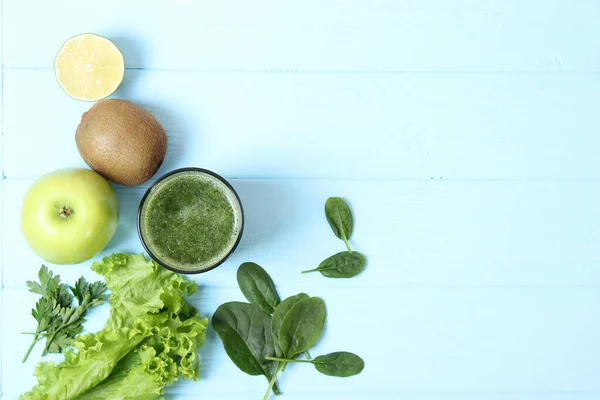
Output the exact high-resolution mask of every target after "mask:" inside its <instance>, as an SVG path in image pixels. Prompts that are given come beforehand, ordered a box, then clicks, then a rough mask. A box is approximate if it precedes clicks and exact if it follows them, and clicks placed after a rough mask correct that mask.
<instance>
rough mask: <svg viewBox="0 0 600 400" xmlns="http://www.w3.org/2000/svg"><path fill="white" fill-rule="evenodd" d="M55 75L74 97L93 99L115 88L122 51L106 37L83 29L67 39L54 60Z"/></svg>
mask: <svg viewBox="0 0 600 400" xmlns="http://www.w3.org/2000/svg"><path fill="white" fill-rule="evenodd" d="M54 71H55V73H56V79H57V80H58V83H59V84H60V86H61V87H62V88H63V89H64V91H65V92H67V94H68V95H69V96H71V97H73V98H74V99H77V100H85V101H96V100H100V99H103V98H105V97H108V96H110V95H111V94H113V93H114V92H115V90H117V88H118V87H119V85H120V84H121V82H122V81H123V75H124V74H125V62H124V60H123V54H121V52H120V51H119V49H118V48H117V46H115V44H114V43H113V42H111V41H110V40H108V39H107V38H105V37H102V36H99V35H95V34H93V33H84V34H81V35H77V36H73V37H72V38H70V39H69V40H67V41H66V42H65V43H64V44H63V45H62V47H61V48H60V50H59V51H58V55H57V56H56V60H55V62H54Z"/></svg>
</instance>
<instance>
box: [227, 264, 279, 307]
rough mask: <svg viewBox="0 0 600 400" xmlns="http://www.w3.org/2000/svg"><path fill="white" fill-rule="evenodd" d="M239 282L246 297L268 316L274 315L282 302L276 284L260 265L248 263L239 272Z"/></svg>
mask: <svg viewBox="0 0 600 400" xmlns="http://www.w3.org/2000/svg"><path fill="white" fill-rule="evenodd" d="M237 281H238V285H239V286H240V289H241V290H242V293H243V294H244V297H246V299H248V301H249V302H250V303H252V304H254V305H255V306H257V307H258V308H260V309H261V310H263V311H264V312H266V313H267V314H273V311H275V307H277V306H278V305H279V303H280V302H281V300H280V299H279V294H277V289H275V283H273V279H271V277H270V276H269V274H268V273H267V271H265V270H264V269H263V268H262V267H261V266H260V265H258V264H255V263H253V262H246V263H243V264H242V265H240V267H239V268H238V271H237Z"/></svg>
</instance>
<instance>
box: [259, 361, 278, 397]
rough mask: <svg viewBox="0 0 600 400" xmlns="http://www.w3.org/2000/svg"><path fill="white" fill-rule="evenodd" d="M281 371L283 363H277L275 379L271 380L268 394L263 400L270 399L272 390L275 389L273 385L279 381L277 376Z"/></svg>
mask: <svg viewBox="0 0 600 400" xmlns="http://www.w3.org/2000/svg"><path fill="white" fill-rule="evenodd" d="M280 370H281V363H277V367H275V373H274V374H273V377H272V378H271V381H270V382H269V387H268V388H267V392H266V393H265V397H263V400H268V399H269V395H270V394H271V389H273V385H275V381H277V375H278V374H279V371H280ZM278 391H279V390H277V392H278ZM277 392H275V394H278V393H277Z"/></svg>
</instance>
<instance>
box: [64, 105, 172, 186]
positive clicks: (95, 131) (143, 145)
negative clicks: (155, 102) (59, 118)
mask: <svg viewBox="0 0 600 400" xmlns="http://www.w3.org/2000/svg"><path fill="white" fill-rule="evenodd" d="M75 142H76V144H77V149H78V150H79V154H81V157H82V158H83V159H84V160H85V162H86V163H87V165H89V166H90V168H92V169H93V170H94V171H96V172H98V173H99V174H100V175H102V176H104V177H105V178H106V179H108V180H109V181H112V182H114V183H118V184H119V185H124V186H137V185H140V184H142V183H144V182H146V181H147V180H148V179H150V178H151V177H152V176H153V175H154V174H155V173H156V171H157V170H158V168H159V167H160V165H161V164H162V162H163V159H164V158H165V154H166V153H167V134H166V133H165V130H164V129H163V127H162V126H161V125H160V123H159V122H158V120H157V119H156V118H155V117H154V116H153V115H152V114H150V112H148V111H147V110H145V109H144V108H142V107H140V106H138V105H137V104H134V103H132V102H130V101H126V100H117V99H108V100H102V101H99V102H97V103H96V104H94V105H93V106H92V108H90V109H89V111H87V112H85V113H84V114H83V116H82V117H81V122H80V123H79V126H78V127H77V131H76V133H75Z"/></svg>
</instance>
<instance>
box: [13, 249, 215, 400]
mask: <svg viewBox="0 0 600 400" xmlns="http://www.w3.org/2000/svg"><path fill="white" fill-rule="evenodd" d="M92 269H93V270H94V271H96V272H97V273H99V274H100V275H102V276H103V277H104V279H105V281H106V285H107V286H108V289H109V290H110V291H111V296H110V317H109V319H108V321H107V322H106V325H105V326H104V328H103V329H102V330H100V331H99V332H97V333H95V334H92V333H87V334H83V335H79V336H78V337H77V338H76V339H75V340H74V341H73V343H72V346H73V349H69V350H67V351H66V352H65V359H64V361H63V362H61V363H59V364H54V363H52V362H42V363H40V364H39V365H38V366H37V367H36V370H35V372H34V374H35V376H36V377H37V379H38V384H37V385H36V386H35V387H34V388H33V389H32V390H31V391H30V392H28V393H25V394H24V395H22V396H21V399H22V400H71V399H78V400H96V399H98V400H100V399H102V400H105V399H114V400H129V399H131V400H133V399H139V400H153V399H160V398H162V397H161V395H162V393H163V389H164V387H165V386H167V385H171V384H172V383H174V382H175V381H176V380H177V379H178V378H180V377H181V378H184V379H197V378H198V356H197V350H198V348H199V347H200V346H202V344H203V343H204V340H205V337H206V326H207V324H208V321H207V319H206V318H200V316H199V315H198V312H197V311H196V309H195V308H193V307H192V306H190V305H189V304H188V303H187V302H186V301H185V296H186V295H191V294H193V293H194V292H195V291H196V284H195V283H194V282H190V281H188V280H186V279H184V278H183V277H182V276H180V275H177V274H175V273H173V272H171V271H168V270H166V269H164V268H162V267H160V266H159V265H158V264H156V263H155V262H154V261H148V260H146V259H145V257H144V256H143V255H141V254H140V255H130V254H113V255H111V256H110V257H105V258H103V259H102V261H99V262H96V263H94V264H93V265H92Z"/></svg>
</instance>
